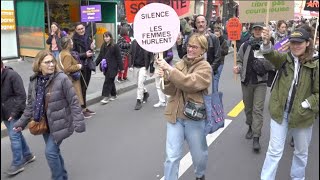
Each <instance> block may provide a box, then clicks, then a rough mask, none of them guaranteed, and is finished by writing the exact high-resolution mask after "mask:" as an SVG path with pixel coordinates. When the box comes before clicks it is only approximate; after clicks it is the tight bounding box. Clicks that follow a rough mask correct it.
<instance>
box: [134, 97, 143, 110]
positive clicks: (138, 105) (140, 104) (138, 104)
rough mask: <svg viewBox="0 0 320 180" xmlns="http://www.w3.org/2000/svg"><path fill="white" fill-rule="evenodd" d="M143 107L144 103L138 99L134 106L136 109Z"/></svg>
mask: <svg viewBox="0 0 320 180" xmlns="http://www.w3.org/2000/svg"><path fill="white" fill-rule="evenodd" d="M141 108H142V103H141V100H140V99H137V104H136V106H135V107H134V110H140V109H141Z"/></svg>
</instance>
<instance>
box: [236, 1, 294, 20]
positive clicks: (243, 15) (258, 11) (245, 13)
mask: <svg viewBox="0 0 320 180" xmlns="http://www.w3.org/2000/svg"><path fill="white" fill-rule="evenodd" d="M270 3H271V4H270V7H269V13H270V14H269V20H271V21H272V20H289V19H293V18H294V1H286V0H279V1H272V2H270ZM267 6H268V1H257V0H256V1H239V18H240V21H241V22H242V23H254V22H265V20H266V15H267Z"/></svg>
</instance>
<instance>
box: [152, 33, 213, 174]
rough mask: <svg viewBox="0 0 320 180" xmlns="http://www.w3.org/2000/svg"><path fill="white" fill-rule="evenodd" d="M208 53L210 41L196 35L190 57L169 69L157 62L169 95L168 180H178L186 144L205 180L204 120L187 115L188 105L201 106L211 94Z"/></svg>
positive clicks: (167, 109)
mask: <svg viewBox="0 0 320 180" xmlns="http://www.w3.org/2000/svg"><path fill="white" fill-rule="evenodd" d="M207 50H208V42H207V38H206V37H205V36H204V35H201V34H199V33H194V34H192V35H191V37H190V38H189V41H188V44H187V54H186V55H185V56H183V58H182V60H181V61H179V62H177V63H176V64H175V67H172V66H170V64H168V63H167V62H166V61H165V60H163V59H158V60H157V61H156V63H157V64H158V66H159V68H160V69H159V71H158V75H159V76H162V77H164V88H163V89H162V91H163V92H164V93H165V94H166V95H170V98H169V100H168V105H167V107H166V109H165V117H166V119H167V139H166V161H165V169H164V174H165V179H166V180H177V179H178V172H179V163H180V160H181V159H182V157H183V147H184V146H183V143H184V140H186V141H187V143H188V145H189V149H190V152H191V156H192V160H193V164H194V168H195V175H196V180H204V179H205V170H206V166H207V160H208V146H207V141H206V135H205V131H204V128H205V119H200V120H193V119H191V118H188V117H187V116H186V115H185V114H184V105H185V104H186V102H187V101H188V102H189V101H192V102H196V103H199V104H202V105H203V106H204V102H203V93H205V92H207V91H208V87H209V86H210V83H211V81H212V76H211V74H212V68H211V66H210V64H209V63H208V61H207V60H206V59H205V57H204V54H205V53H206V52H207Z"/></svg>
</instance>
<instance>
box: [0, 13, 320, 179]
mask: <svg viewBox="0 0 320 180" xmlns="http://www.w3.org/2000/svg"><path fill="white" fill-rule="evenodd" d="M311 23H312V22H300V24H295V23H293V22H292V21H285V20H279V21H277V22H270V24H268V25H265V24H264V23H251V24H243V27H242V33H241V39H240V40H238V41H237V42H236V47H234V48H236V49H237V63H236V65H235V66H234V67H233V73H235V74H238V75H239V77H240V82H241V83H240V86H241V90H242V96H243V97H242V98H243V102H244V107H245V109H244V112H245V117H246V120H245V122H244V123H245V124H246V125H247V126H248V131H247V133H246V135H245V138H246V139H252V148H253V150H254V151H255V152H259V151H260V149H261V146H260V137H261V129H262V126H263V122H264V117H263V111H264V109H265V107H264V102H265V100H266V94H267V90H268V88H269V87H270V90H271V96H270V100H269V112H270V115H271V121H270V141H269V146H268V150H267V153H266V157H265V160H264V164H263V167H262V172H261V179H262V180H274V179H275V176H276V171H277V167H278V164H279V161H280V159H281V157H282V154H283V149H284V144H285V142H286V137H287V134H288V135H290V139H292V142H291V143H292V146H293V147H294V153H293V158H292V166H291V172H290V176H291V178H292V179H297V180H298V179H299V180H302V179H305V168H306V165H307V159H308V147H309V145H310V140H311V134H312V126H313V123H314V121H315V119H316V116H317V114H318V112H319V62H318V59H319V55H318V51H319V31H318V29H315V26H314V24H313V23H312V24H311ZM128 27H130V25H128V24H123V26H121V28H120V29H119V34H118V37H114V35H113V33H112V32H105V33H104V34H103V35H102V36H103V43H102V45H101V47H98V48H99V49H100V51H99V55H97V56H96V55H95V54H96V51H95V50H96V48H97V47H96V45H95V40H94V36H97V35H96V34H95V33H96V26H95V23H87V24H83V23H76V24H75V26H74V34H73V35H72V36H70V35H67V34H65V33H63V31H62V30H61V29H60V27H59V25H58V24H57V23H55V22H53V23H52V25H51V32H50V33H49V38H48V39H47V41H46V43H47V44H48V45H50V48H49V50H44V51H40V52H39V53H38V54H37V56H36V57H35V61H34V62H33V66H32V70H33V72H34V75H32V77H31V78H30V83H29V88H28V91H27V92H28V93H27V94H26V93H25V90H24V86H23V82H22V79H21V77H20V75H19V74H18V73H17V72H15V71H14V70H13V69H12V68H10V67H9V66H5V65H4V64H3V63H2V60H1V104H2V108H1V121H3V122H4V124H5V126H6V127H7V129H8V135H9V137H10V141H11V148H12V157H13V158H12V163H11V166H10V167H9V169H8V170H7V174H8V175H15V174H17V173H19V172H21V171H23V170H24V166H26V165H27V164H28V163H31V162H33V161H34V160H35V159H36V157H35V155H34V154H33V153H32V151H31V149H30V148H29V146H28V143H27V142H26V140H25V138H24V136H23V134H22V132H21V131H22V130H23V129H25V128H26V127H27V126H28V123H29V121H31V120H32V121H36V122H38V123H40V121H41V120H42V119H44V120H45V123H46V125H47V127H48V130H47V131H46V132H44V133H43V134H42V135H43V138H44V141H45V155H46V158H47V161H48V165H49V167H50V170H51V178H52V179H53V180H67V179H68V173H67V170H66V167H65V164H64V160H63V157H62V156H61V152H60V145H61V144H62V141H63V140H64V139H66V138H68V137H69V136H70V135H71V134H72V133H73V131H76V132H79V133H81V132H84V131H85V130H86V126H85V121H84V119H86V118H93V117H92V116H93V115H94V114H96V112H94V111H93V110H90V109H88V107H87V103H86V101H87V98H86V95H87V88H88V86H89V85H90V79H91V74H92V72H93V71H96V66H98V69H99V70H100V71H101V72H102V73H103V75H104V76H105V78H104V83H103V87H102V90H101V91H102V93H101V96H102V99H101V101H100V103H101V104H102V105H104V104H108V103H109V102H110V101H114V100H116V99H117V97H118V94H117V89H116V84H115V83H122V82H125V81H128V80H129V79H130V78H131V77H128V71H132V72H133V75H134V76H135V77H136V81H137V82H136V83H137V90H136V92H137V93H136V98H135V100H136V104H135V106H134V107H133V109H135V110H141V109H142V107H143V104H144V103H146V102H147V101H148V97H149V96H150V94H149V93H150V92H149V91H148V90H147V89H146V86H145V81H146V78H147V76H154V78H155V87H156V91H157V92H155V94H157V95H158V102H157V103H156V104H154V105H153V106H154V107H155V108H159V107H160V108H161V107H164V108H165V110H164V114H165V118H166V120H167V138H166V159H165V163H164V175H165V178H166V180H177V179H178V172H179V162H180V160H181V158H182V156H183V154H182V149H183V148H184V146H183V142H184V141H187V143H188V145H189V149H190V152H191V156H192V160H193V164H194V169H195V171H194V172H195V176H196V180H205V171H206V166H207V161H208V146H207V142H206V134H205V132H204V131H203V129H204V126H205V120H204V119H203V120H200V121H194V120H192V119H190V118H188V117H187V116H186V115H185V114H184V109H183V108H184V105H185V103H186V100H189V99H192V100H193V101H195V102H199V103H204V102H203V99H202V94H203V92H206V93H208V92H209V91H211V92H218V91H219V79H220V77H221V74H222V71H223V68H226V67H224V60H225V56H226V55H227V54H228V52H229V48H232V47H229V46H230V42H229V40H228V39H227V36H228V35H227V34H226V32H227V31H226V28H225V27H224V26H223V25H222V23H220V22H216V23H212V22H209V23H208V22H207V20H206V17H205V16H203V15H197V16H193V17H187V18H182V19H181V20H180V35H179V37H178V39H177V41H176V45H175V46H176V49H177V53H178V56H179V57H174V55H173V54H174V53H173V50H172V48H171V49H169V50H167V51H165V52H164V53H163V58H160V57H159V54H157V53H151V52H148V51H146V50H144V49H143V48H142V47H141V46H140V45H139V44H138V43H137V41H136V40H134V38H132V37H130V35H132V32H131V31H130V28H128ZM314 35H315V36H316V37H314ZM286 38H287V39H288V40H287V42H286V43H285V44H284V45H281V48H280V49H277V48H275V47H277V45H278V43H279V42H282V41H283V40H285V39H286ZM116 39H117V41H116ZM314 39H315V40H316V42H314ZM95 56H96V58H95ZM174 58H176V59H177V58H179V59H181V60H180V61H178V62H177V63H176V64H174V63H173V59H174ZM310 77H311V78H310ZM161 78H163V81H164V82H163V83H164V87H162V86H161V83H162V82H161V80H160V79H161ZM19 102H20V103H19ZM25 102H27V103H26V104H25ZM288 132H289V133H288ZM194 133H196V134H198V136H196V137H194V136H193V134H194Z"/></svg>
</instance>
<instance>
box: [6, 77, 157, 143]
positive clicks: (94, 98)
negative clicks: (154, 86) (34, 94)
mask: <svg viewBox="0 0 320 180" xmlns="http://www.w3.org/2000/svg"><path fill="white" fill-rule="evenodd" d="M153 82H155V79H154V78H150V79H147V80H146V81H145V85H148V84H151V83H153ZM135 88H137V84H131V85H129V86H126V87H123V88H119V89H118V90H117V94H118V95H120V94H123V93H126V92H128V91H131V90H133V89H135ZM100 100H101V92H96V93H93V94H89V95H88V100H87V105H88V106H90V105H93V104H96V103H98V102H100ZM26 129H28V128H27V127H26V128H25V129H24V130H26ZM24 130H23V131H24ZM6 136H8V131H7V128H4V129H1V138H4V137H6Z"/></svg>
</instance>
